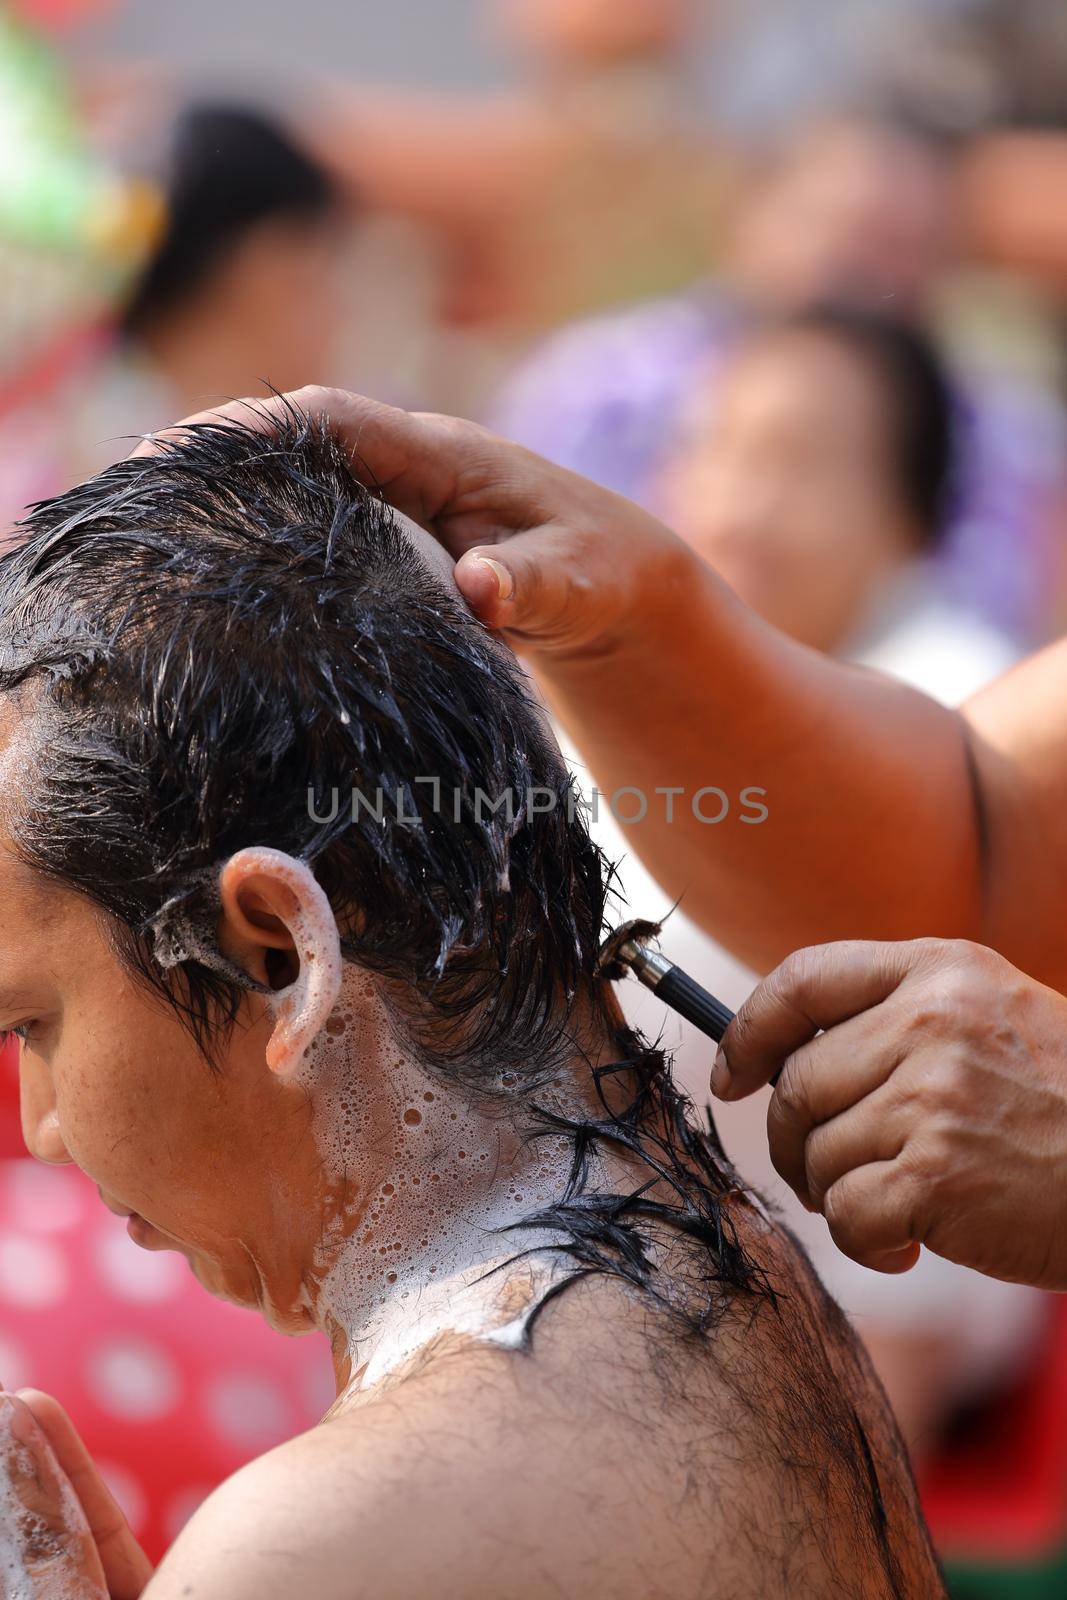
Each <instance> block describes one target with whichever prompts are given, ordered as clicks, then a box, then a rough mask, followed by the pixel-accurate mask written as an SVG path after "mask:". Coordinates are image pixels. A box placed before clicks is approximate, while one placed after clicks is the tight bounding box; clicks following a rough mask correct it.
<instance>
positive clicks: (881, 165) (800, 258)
mask: <svg viewBox="0 0 1067 1600" xmlns="http://www.w3.org/2000/svg"><path fill="white" fill-rule="evenodd" d="M953 207H954V186H953V172H952V167H951V164H950V163H949V161H948V159H947V158H946V157H945V156H944V155H942V154H941V153H940V152H938V151H936V150H934V149H932V148H929V147H927V146H926V145H924V144H923V143H921V142H920V141H919V140H918V139H910V138H907V137H906V136H904V135H902V134H895V133H893V132H891V131H889V130H886V129H882V128H878V127H876V126H873V125H872V126H867V125H864V124H862V123H855V124H854V123H847V122H842V123H830V124H821V125H819V126H818V127H817V128H814V129H812V130H811V131H810V132H809V133H808V134H807V135H806V136H802V137H801V138H800V140H799V141H798V143H797V144H796V145H795V147H794V148H793V149H792V151H791V152H790V154H789V155H788V156H787V157H786V158H785V160H784V161H782V162H781V163H780V164H779V166H778V167H777V168H776V170H775V171H774V172H772V173H770V174H768V175H767V176H765V178H764V179H763V181H762V182H757V183H756V185H755V186H754V188H753V189H752V191H751V194H750V196H749V197H748V198H747V199H745V200H744V201H743V202H742V205H741V209H740V211H739V212H738V214H737V217H736V220H735V225H734V230H733V235H732V239H731V244H730V247H729V252H728V253H729V261H728V267H729V271H730V273H731V276H732V278H733V279H734V281H735V282H736V284H737V285H738V287H739V289H740V290H741V292H742V293H743V294H746V295H748V296H751V297H752V298H753V299H755V300H756V301H758V302H760V303H761V304H763V305H764V306H766V307H768V308H769V309H772V310H791V309H793V308H795V307H797V306H800V305H804V304H807V303H810V302H811V301H814V300H819V299H837V298H844V299H861V300H863V301H864V302H866V303H868V304H871V305H879V306H881V307H882V308H883V309H888V310H892V311H893V312H894V313H895V314H904V313H906V312H913V311H916V310H918V309H919V308H920V307H921V306H922V305H923V303H924V302H925V301H926V300H927V299H928V297H929V295H930V294H931V292H932V291H933V289H934V288H935V287H936V284H937V281H938V279H939V277H940V275H941V273H942V272H943V271H944V269H945V267H946V266H947V264H948V262H949V260H950V256H951V246H952V231H953V227H952V213H953Z"/></svg>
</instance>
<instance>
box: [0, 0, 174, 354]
mask: <svg viewBox="0 0 1067 1600" xmlns="http://www.w3.org/2000/svg"><path fill="white" fill-rule="evenodd" d="M150 209H151V208H150V207H149V206H146V203H145V200H144V197H143V192H142V191H138V190H137V189H136V188H135V187H134V186H131V185H127V184H125V183H123V182H122V181H121V180H120V179H119V178H118V177H117V176H116V175H115V174H114V173H112V172H110V171H109V170H108V168H107V166H106V165H105V164H104V163H103V162H102V161H101V160H100V159H99V158H98V157H97V156H96V155H95V154H94V152H93V150H92V148H91V146H90V143H89V141H88V139H87V137H86V135H85V132H84V130H83V128H82V126H81V122H80V119H79V116H78V112H77V106H76V103H75V99H74V96H73V94H72V92H71V88H70V84H69V81H68V78H67V74H66V72H65V70H64V68H63V66H62V63H61V61H60V60H59V58H58V57H57V56H56V55H55V54H54V53H53V51H52V50H50V49H49V47H48V46H47V45H46V44H45V43H44V41H43V40H42V39H41V37H40V36H39V35H38V34H36V33H35V32H34V31H33V30H32V29H31V28H29V27H27V26H26V24H25V23H24V22H22V21H21V20H19V18H18V17H17V16H16V15H15V14H14V13H13V12H12V10H11V7H10V6H9V5H7V4H5V3H4V0H0V383H4V382H6V383H10V382H11V381H12V379H13V378H16V379H17V375H18V374H19V373H20V372H21V371H22V370H23V369H24V368H25V367H26V366H27V365H32V364H33V362H34V361H35V360H36V359H37V358H38V356H39V354H40V352H41V351H42V350H46V349H48V348H50V347H51V346H53V345H54V344H55V343H56V341H57V340H62V339H63V338H64V337H66V336H67V335H68V333H70V332H72V331H73V330H76V329H78V328H79V327H85V326H87V325H91V324H92V323H94V322H96V321H98V320H101V319H102V318H104V317H105V316H106V314H107V311H108V309H109V308H110V306H111V304H112V303H113V301H114V299H115V296H116V295H117V294H118V293H120V292H121V288H122V285H123V284H124V283H125V282H126V281H127V280H128V277H129V275H130V273H131V272H132V270H133V269H134V267H135V265H136V262H137V260H138V259H139V255H140V252H141V250H142V249H143V247H144V243H145V242H146V236H147V232H148V227H147V222H146V219H147V217H148V213H149V211H150Z"/></svg>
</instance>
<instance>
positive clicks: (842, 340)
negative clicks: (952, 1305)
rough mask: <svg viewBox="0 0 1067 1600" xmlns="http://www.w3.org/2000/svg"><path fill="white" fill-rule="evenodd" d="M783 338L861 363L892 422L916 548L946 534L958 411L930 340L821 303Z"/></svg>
mask: <svg viewBox="0 0 1067 1600" xmlns="http://www.w3.org/2000/svg"><path fill="white" fill-rule="evenodd" d="M779 326H781V327H782V329H783V330H784V331H787V332H793V331H799V332H802V333H814V334H819V335H822V336H823V337H825V338H827V339H830V340H832V341H834V342H835V343H837V344H839V345H841V346H842V347H843V348H844V349H846V350H848V351H849V352H850V353H851V354H852V355H854V356H856V357H857V358H858V359H859V360H860V361H862V362H863V363H864V365H865V366H866V367H867V369H868V371H869V372H870V373H871V376H872V377H873V378H874V380H875V381H876V383H877V384H878V385H879V387H880V389H881V391H882V394H883V396H884V399H885V405H886V414H887V417H888V421H889V459H890V467H891V470H892V473H893V480H894V483H895V485H896V488H897V492H898V494H899V495H900V498H901V502H902V504H903V505H904V507H905V508H906V510H907V511H908V513H909V515H910V517H911V519H912V521H913V523H914V526H915V529H916V533H917V536H918V543H919V546H920V548H924V549H932V548H935V547H936V546H937V544H938V543H939V542H940V540H941V538H942V537H943V535H944V533H945V532H946V529H947V525H948V521H949V518H950V517H951V514H952V511H953V506H954V500H955V492H956V468H957V463H956V426H957V424H956V406H955V401H954V398H953V393H952V386H951V383H950V381H949V378H948V375H947V373H946V371H945V367H944V364H943V362H942V360H941V357H940V356H939V354H938V351H937V346H936V345H935V344H934V341H933V339H932V338H931V337H930V335H929V334H928V333H927V332H926V331H925V330H924V329H923V328H921V327H919V326H918V325H917V324H915V323H912V322H907V321H904V320H903V319H901V318H897V317H892V316H888V315H885V314H884V313H882V312H878V311H872V310H871V309H870V308H869V307H866V306H860V305H853V304H849V303H844V302H820V303H818V304H816V305H812V306H808V307H805V308H804V309H802V310H800V311H798V312H796V313H795V314H794V315H792V316H790V317H787V318H786V319H785V320H784V322H783V323H781V324H780V325H779Z"/></svg>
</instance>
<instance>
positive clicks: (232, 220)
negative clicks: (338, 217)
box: [120, 104, 341, 338]
mask: <svg viewBox="0 0 1067 1600" xmlns="http://www.w3.org/2000/svg"><path fill="white" fill-rule="evenodd" d="M165 182H166V223H165V226H164V229H163V233H162V236H161V238H160V240H159V243H158V245H157V246H156V249H155V252H154V254H153V255H152V257H151V259H150V260H149V262H148V265H147V266H146V268H145V270H144V272H143V273H142V275H141V278H140V280H139V282H138V284H137V286H136V288H135V290H134V292H133V294H132V296H131V298H130V299H129V301H128V303H127V305H126V307H125V310H124V312H123V314H122V316H121V318H120V330H121V332H122V333H123V334H125V336H126V337H128V338H136V337H137V336H138V335H140V334H142V333H144V332H145V331H146V330H147V329H148V328H150V327H151V326H152V325H153V324H154V323H157V322H159V321H161V320H162V319H164V318H165V317H167V316H168V315H169V313H170V312H172V311H173V310H175V309H176V308H177V307H178V306H180V305H182V304H184V303H185V302H186V301H188V300H191V299H193V298H195V296H196V295H197V294H198V293H199V291H200V289H201V288H202V286H203V284H204V283H205V282H206V281H207V279H209V278H210V276H211V274H212V273H213V272H214V271H215V269H216V268H217V267H218V266H220V265H221V264H222V263H223V262H225V260H226V258H227V256H228V255H229V254H230V252H231V251H232V250H233V249H234V248H235V247H236V246H237V245H238V244H239V243H240V242H241V241H242V239H243V238H244V237H245V235H246V234H247V233H248V232H249V231H250V230H251V229H252V228H255V227H257V226H259V225H260V224H261V223H264V222H277V221H291V222H301V221H306V222H315V221H317V220H322V219H325V218H326V217H328V216H329V215H330V214H331V213H332V212H333V211H335V210H336V209H337V208H338V207H339V206H340V204H341V196H340V191H339V188H338V186H337V184H336V182H335V180H334V179H333V178H332V177H331V176H330V174H329V173H328V172H327V171H326V169H325V168H324V167H323V166H321V165H320V164H319V163H318V162H317V161H316V160H315V159H314V157H313V156H311V155H310V154H308V153H307V152H306V151H305V150H303V149H301V147H300V146H299V144H298V143H297V142H296V141H295V140H294V139H293V138H292V136H291V135H290V134H289V133H288V132H287V131H286V129H285V128H284V127H283V126H282V125H281V124H280V123H278V122H276V121H274V120H273V119H272V118H270V117H267V116H264V115H263V114H262V113H261V112H258V111H254V110H251V109H245V108H243V107H241V106H233V105H226V104H218V105H198V106H192V107H190V108H189V109H188V110H186V111H185V112H183V113H182V115H181V116H180V117H179V119H178V122H177V125H176V127H175V130H174V135H173V139H172V148H171V154H170V162H169V171H168V173H167V177H166V180H165Z"/></svg>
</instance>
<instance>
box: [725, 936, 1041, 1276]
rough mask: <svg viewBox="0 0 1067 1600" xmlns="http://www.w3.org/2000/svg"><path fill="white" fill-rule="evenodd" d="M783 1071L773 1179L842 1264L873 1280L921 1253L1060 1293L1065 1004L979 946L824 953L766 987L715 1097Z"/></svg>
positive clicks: (772, 1116) (734, 1027)
mask: <svg viewBox="0 0 1067 1600" xmlns="http://www.w3.org/2000/svg"><path fill="white" fill-rule="evenodd" d="M776 1073H780V1077H779V1078H778V1083H777V1087H776V1089H775V1093H774V1097H773V1099H772V1100H771V1102H770V1107H769V1111H768V1119H767V1125H768V1133H769V1136H770V1146H771V1155H772V1158H773V1160H774V1164H775V1167H776V1168H777V1170H778V1171H779V1173H781V1175H782V1177H783V1178H784V1179H785V1180H786V1182H787V1183H788V1184H789V1185H790V1187H791V1188H792V1189H793V1190H794V1191H795V1192H796V1194H797V1195H798V1197H799V1198H800V1199H801V1200H802V1201H803V1202H804V1204H805V1205H806V1206H808V1207H809V1208H810V1209H811V1210H813V1211H820V1212H822V1214H823V1215H824V1216H825V1217H826V1220H827V1222H828V1223H829V1226H830V1232H831V1233H832V1235H833V1237H834V1240H835V1242H836V1243H837V1245H838V1246H839V1247H840V1249H842V1250H843V1251H844V1252H845V1254H846V1255H848V1256H851V1257H852V1258H853V1259H854V1260H856V1261H859V1262H861V1263H862V1264H863V1265H865V1266H868V1267H873V1268H876V1269H878V1270H880V1271H882V1272H903V1271H906V1270H907V1269H908V1268H909V1267H911V1266H914V1264H915V1262H916V1260H917V1259H918V1256H919V1247H920V1246H921V1245H925V1246H926V1247H927V1248H928V1249H930V1250H933V1251H935V1252H936V1253H937V1254H938V1255H941V1256H946V1257H948V1259H949V1260H951V1261H957V1262H960V1263H961V1264H962V1265H964V1266H968V1267H974V1268H976V1269H977V1270H978V1271H979V1272H984V1273H987V1274H988V1275H989V1276H991V1277H994V1278H1003V1279H1007V1280H1009V1281H1011V1282H1020V1283H1028V1284H1034V1285H1036V1286H1038V1287H1041V1288H1046V1289H1067V1000H1065V999H1064V997H1063V996H1062V995H1060V994H1058V993H1056V992H1055V991H1054V990H1052V989H1047V988H1045V987H1044V986H1043V985H1042V984H1039V983H1035V982H1034V981H1033V980H1032V979H1030V978H1027V977H1025V976H1024V975H1023V974H1022V973H1021V972H1018V971H1016V969H1015V968H1013V967H1011V966H1009V964H1008V963H1007V962H1006V961H1005V960H1003V958H1002V957H1000V956H998V955H995V954H994V953H993V952H992V951H990V950H986V949H983V948H982V947H981V946H978V945H973V944H968V943H965V942H963V941H941V940H935V939H919V940H916V941H915V942H914V943H910V944H864V943H850V944H832V945H824V946H821V947H818V948H815V949H810V950H802V951H800V952H799V953H798V954H797V955H795V956H791V957H790V958H789V960H787V961H785V962H784V963H783V964H782V965H781V966H780V967H779V968H778V969H777V971H775V972H772V973H771V974H770V976H769V977H767V978H765V979H764V980H763V982H762V983H761V984H760V985H759V987H758V988H757V989H756V990H755V992H754V994H753V995H752V996H751V998H750V999H749V1000H748V1001H747V1002H746V1004H745V1005H744V1006H743V1007H742V1008H741V1010H740V1012H739V1013H738V1015H737V1018H736V1019H735V1021H734V1022H733V1023H732V1024H731V1026H730V1028H729V1030H728V1031H727V1033H726V1036H725V1038H724V1039H723V1045H722V1056H721V1058H720V1061H719V1064H718V1065H717V1067H716V1071H715V1076H714V1077H713V1080H712V1087H713V1088H714V1089H715V1091H716V1093H718V1094H719V1095H720V1097H721V1098H723V1099H725V1100H738V1099H741V1098H743V1097H744V1096H745V1095H748V1094H750V1093H751V1092H752V1091H753V1090H754V1089H758V1088H760V1087H761V1086H762V1085H763V1084H765V1083H767V1082H768V1081H769V1080H770V1079H771V1078H772V1077H773V1076H774V1075H775V1074H776Z"/></svg>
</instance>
